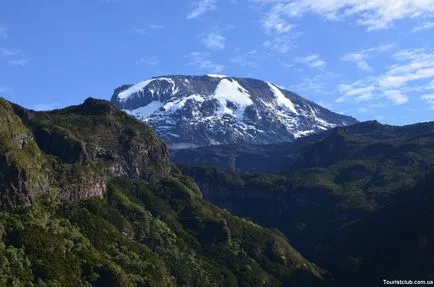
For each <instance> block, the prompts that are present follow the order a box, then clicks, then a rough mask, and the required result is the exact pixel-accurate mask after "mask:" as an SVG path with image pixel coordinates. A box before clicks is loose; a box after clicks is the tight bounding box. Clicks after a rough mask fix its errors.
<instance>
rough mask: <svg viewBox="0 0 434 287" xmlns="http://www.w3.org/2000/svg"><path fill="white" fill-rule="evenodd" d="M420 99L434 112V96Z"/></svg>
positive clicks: (429, 95) (425, 96)
mask: <svg viewBox="0 0 434 287" xmlns="http://www.w3.org/2000/svg"><path fill="white" fill-rule="evenodd" d="M420 99H421V100H422V101H424V102H426V103H427V104H428V105H430V109H431V110H434V94H427V95H422V96H421V97H420Z"/></svg>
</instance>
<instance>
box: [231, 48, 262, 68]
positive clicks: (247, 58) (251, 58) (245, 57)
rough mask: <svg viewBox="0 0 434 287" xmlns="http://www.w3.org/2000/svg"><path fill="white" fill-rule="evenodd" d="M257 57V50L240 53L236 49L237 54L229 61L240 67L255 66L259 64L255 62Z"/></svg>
mask: <svg viewBox="0 0 434 287" xmlns="http://www.w3.org/2000/svg"><path fill="white" fill-rule="evenodd" d="M258 58H259V57H258V52H257V50H250V51H248V52H246V53H240V52H239V51H238V52H237V54H236V55H235V56H234V57H232V58H231V59H230V62H231V63H233V64H237V65H239V66H241V67H249V68H257V67H258V66H259V64H258V62H257V60H258Z"/></svg>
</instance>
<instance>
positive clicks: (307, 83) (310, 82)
mask: <svg viewBox="0 0 434 287" xmlns="http://www.w3.org/2000/svg"><path fill="white" fill-rule="evenodd" d="M339 77H340V75H339V74H336V73H332V72H326V73H324V72H321V73H318V74H315V75H313V76H306V77H303V78H302V79H301V81H300V82H299V83H297V84H295V85H291V86H290V88H291V90H293V91H295V92H298V93H316V94H322V95H326V94H329V93H330V92H331V91H332V89H331V88H330V87H329V85H330V82H331V81H332V80H333V79H336V78H339Z"/></svg>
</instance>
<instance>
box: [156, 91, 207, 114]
mask: <svg viewBox="0 0 434 287" xmlns="http://www.w3.org/2000/svg"><path fill="white" fill-rule="evenodd" d="M188 100H193V101H195V102H199V103H203V102H204V101H205V100H204V98H203V97H202V96H201V95H191V96H188V97H185V98H182V99H177V100H174V101H172V102H168V103H166V104H165V105H164V107H163V108H164V109H165V110H166V111H171V112H174V111H176V110H179V109H182V108H183V107H184V106H185V103H186V102H187V101H188Z"/></svg>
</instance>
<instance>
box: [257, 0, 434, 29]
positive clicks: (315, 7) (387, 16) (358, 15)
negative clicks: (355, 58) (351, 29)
mask: <svg viewBox="0 0 434 287" xmlns="http://www.w3.org/2000/svg"><path fill="white" fill-rule="evenodd" d="M251 2H254V3H259V4H263V5H268V6H269V13H268V14H267V15H266V17H265V19H273V21H274V23H277V26H279V25H281V27H282V28H284V27H286V26H287V25H290V22H289V21H290V20H291V19H295V18H299V17H302V16H304V15H305V14H307V13H311V14H317V15H320V16H322V17H324V18H325V19H326V20H328V21H337V20H342V19H355V21H356V23H357V24H358V25H360V26H362V27H366V29H367V30H368V31H374V30H381V29H387V28H391V27H393V26H394V23H395V22H396V21H398V20H403V19H423V18H425V19H426V18H430V17H433V16H434V5H433V3H432V1H431V0H381V1H380V0H327V1H319V0H298V1H292V0H251ZM277 26H276V27H277Z"/></svg>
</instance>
